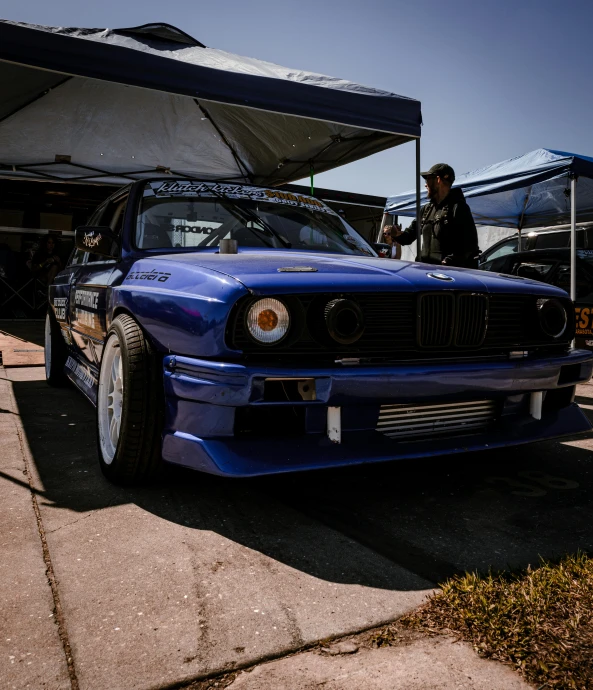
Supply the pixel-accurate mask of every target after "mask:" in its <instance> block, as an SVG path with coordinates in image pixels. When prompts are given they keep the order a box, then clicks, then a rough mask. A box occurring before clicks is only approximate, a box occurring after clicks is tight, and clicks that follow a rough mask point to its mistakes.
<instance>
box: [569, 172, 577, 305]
mask: <svg viewBox="0 0 593 690" xmlns="http://www.w3.org/2000/svg"><path fill="white" fill-rule="evenodd" d="M576 298H577V178H576V176H575V175H573V176H572V177H571V178H570V299H571V300H572V301H573V302H574V301H575V300H576Z"/></svg>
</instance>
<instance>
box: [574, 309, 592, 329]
mask: <svg viewBox="0 0 593 690" xmlns="http://www.w3.org/2000/svg"><path fill="white" fill-rule="evenodd" d="M574 312H575V317H576V334H577V335H593V307H575V308H574Z"/></svg>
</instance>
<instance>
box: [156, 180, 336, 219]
mask: <svg viewBox="0 0 593 690" xmlns="http://www.w3.org/2000/svg"><path fill="white" fill-rule="evenodd" d="M219 195H221V196H224V197H227V198H229V199H247V200H249V201H269V202H272V203H278V204H288V205H290V206H305V207H308V208H314V209H315V210H316V211H322V212H323V213H329V214H332V215H335V212H334V211H333V210H332V209H330V208H329V206H326V205H325V204H324V203H323V202H321V201H319V199H314V198H313V197H310V196H304V195H302V194H293V193H292V192H284V191H281V190H278V189H265V188H264V187H251V186H249V185H240V184H225V183H222V182H190V181H184V180H176V181H171V182H151V183H149V185H148V187H147V188H146V189H145V190H144V196H159V197H162V196H204V197H216V196H219Z"/></svg>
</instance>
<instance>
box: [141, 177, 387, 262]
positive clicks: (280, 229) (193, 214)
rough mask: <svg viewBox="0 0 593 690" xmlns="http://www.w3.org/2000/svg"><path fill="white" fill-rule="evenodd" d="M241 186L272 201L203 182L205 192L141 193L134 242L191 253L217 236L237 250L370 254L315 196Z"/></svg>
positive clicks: (215, 243) (209, 245)
mask: <svg viewBox="0 0 593 690" xmlns="http://www.w3.org/2000/svg"><path fill="white" fill-rule="evenodd" d="M216 187H218V188H221V189H223V190H224V188H225V186H224V185H216ZM147 189H148V187H147ZM242 189H243V190H245V189H248V190H249V191H250V192H251V190H252V189H255V190H257V191H258V192H259V194H261V195H262V196H263V194H264V193H265V194H267V195H268V198H270V199H273V201H272V200H270V201H266V200H265V198H266V197H264V200H260V199H253V198H251V199H245V198H228V197H227V196H224V192H223V193H220V192H217V191H216V190H213V186H208V188H207V194H208V196H205V195H203V196H189V195H188V196H172V195H166V196H159V195H158V189H157V195H156V196H155V195H154V193H153V195H150V194H147V193H146V192H145V195H144V197H143V199H142V204H141V207H140V211H139V214H138V222H137V226H136V246H137V247H138V249H171V248H174V249H190V250H194V251H195V250H200V249H208V248H212V247H217V246H218V245H219V243H220V240H222V239H234V240H237V243H238V245H239V248H241V247H255V248H262V249H263V248H268V249H297V250H311V251H316V252H332V253H338V254H355V255H362V256H376V254H375V252H374V251H373V249H372V248H371V247H370V245H368V244H367V242H365V240H364V239H363V238H362V237H361V236H360V235H358V234H357V233H356V231H355V230H354V229H353V228H351V227H350V226H349V225H348V224H347V223H346V222H344V221H343V220H342V219H341V218H340V216H338V215H337V214H334V213H333V212H332V211H331V210H330V209H329V208H328V207H327V206H325V205H323V204H322V203H321V202H319V201H317V200H316V199H313V198H312V197H301V196H299V197H297V196H296V195H293V194H288V193H284V192H278V191H276V190H260V189H258V188H242ZM211 193H212V194H215V196H210V194H211ZM251 195H252V196H254V195H255V194H254V193H252V194H251ZM293 199H294V201H293ZM305 203H306V204H307V205H305Z"/></svg>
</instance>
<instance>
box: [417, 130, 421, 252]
mask: <svg viewBox="0 0 593 690" xmlns="http://www.w3.org/2000/svg"><path fill="white" fill-rule="evenodd" d="M416 237H417V240H416V261H420V260H421V258H422V228H421V227H420V137H418V139H416Z"/></svg>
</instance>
